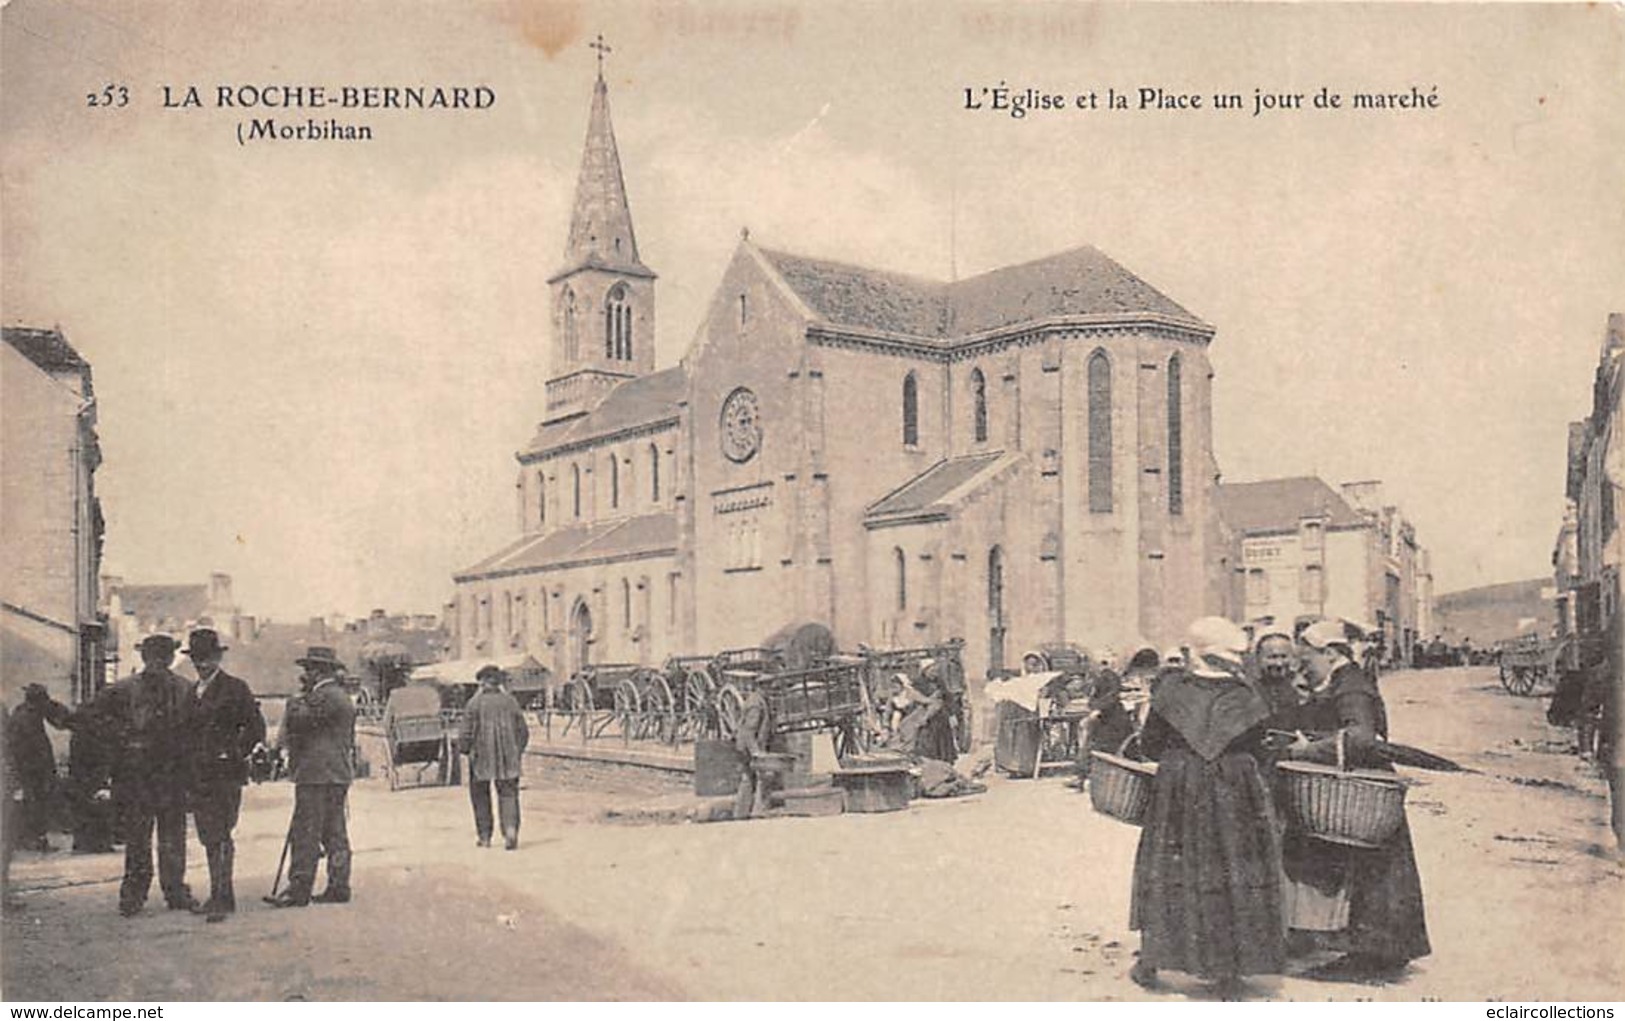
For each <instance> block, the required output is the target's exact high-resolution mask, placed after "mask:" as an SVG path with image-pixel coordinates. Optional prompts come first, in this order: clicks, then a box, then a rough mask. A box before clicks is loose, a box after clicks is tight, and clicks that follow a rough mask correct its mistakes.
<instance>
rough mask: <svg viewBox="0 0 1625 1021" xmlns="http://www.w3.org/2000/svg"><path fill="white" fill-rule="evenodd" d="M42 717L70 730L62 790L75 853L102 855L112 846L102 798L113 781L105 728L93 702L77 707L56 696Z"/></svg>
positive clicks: (109, 816)
mask: <svg viewBox="0 0 1625 1021" xmlns="http://www.w3.org/2000/svg"><path fill="white" fill-rule="evenodd" d="M45 720H46V722H47V723H49V724H50V725H51V726H53V727H55V728H57V729H58V730H66V731H69V732H70V734H71V736H70V737H69V738H68V782H67V783H66V784H65V785H64V789H63V793H64V795H65V796H66V800H67V803H68V813H69V816H70V817H71V819H72V821H73V851H74V853H75V854H105V853H107V852H108V851H111V850H112V849H113V835H114V834H113V831H114V825H113V806H112V802H111V800H110V799H108V798H106V797H104V795H103V791H105V790H106V789H107V788H108V787H109V786H110V785H111V784H112V780H113V755H112V750H111V749H110V748H109V745H108V738H107V733H106V730H107V727H106V724H105V722H104V721H100V720H98V719H97V716H96V711H95V703H90V704H88V705H83V706H80V707H79V708H77V709H74V708H70V707H68V706H65V705H63V704H62V703H61V702H58V701H56V700H55V699H52V700H50V703H49V704H48V705H47V706H46V708H45Z"/></svg>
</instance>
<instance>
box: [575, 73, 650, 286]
mask: <svg viewBox="0 0 1625 1021" xmlns="http://www.w3.org/2000/svg"><path fill="white" fill-rule="evenodd" d="M587 267H591V268H594V269H605V270H611V271H614V272H617V273H631V274H635V275H638V276H646V277H652V276H654V273H653V272H651V271H650V270H649V267H647V266H645V265H644V264H643V261H642V260H641V259H639V258H638V239H637V235H636V234H634V233H633V231H632V209H631V206H630V205H628V203H627V201H626V179H625V178H624V177H623V176H622V174H621V155H620V152H619V151H618V150H617V148H616V146H615V129H614V128H613V127H612V126H611V124H610V121H609V86H608V85H606V84H605V83H604V79H603V77H602V76H600V77H599V78H598V80H597V81H595V82H594V83H593V88H592V111H591V113H590V114H589V115H588V117H587V140H586V142H585V143H584V144H583V145H582V151H581V172H580V174H579V175H578V176H577V177H576V196H575V208H574V209H573V210H572V211H571V214H570V237H569V240H568V241H567V242H566V243H565V246H564V268H563V269H562V270H560V271H559V273H558V274H556V275H555V276H554V278H553V279H555V280H557V279H558V278H559V277H562V276H565V275H567V274H569V273H573V272H575V271H576V270H578V269H582V268H587Z"/></svg>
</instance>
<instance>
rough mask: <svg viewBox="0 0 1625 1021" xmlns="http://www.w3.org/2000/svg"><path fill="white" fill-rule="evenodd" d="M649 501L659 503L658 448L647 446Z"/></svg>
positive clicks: (653, 445)
mask: <svg viewBox="0 0 1625 1021" xmlns="http://www.w3.org/2000/svg"><path fill="white" fill-rule="evenodd" d="M649 499H650V500H653V501H654V502H655V503H659V502H660V448H659V447H658V446H656V445H655V444H653V443H651V444H649Z"/></svg>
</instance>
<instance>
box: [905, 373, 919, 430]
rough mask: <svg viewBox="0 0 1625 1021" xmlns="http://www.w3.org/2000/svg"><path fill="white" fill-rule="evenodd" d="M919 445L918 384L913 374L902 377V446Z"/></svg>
mask: <svg viewBox="0 0 1625 1021" xmlns="http://www.w3.org/2000/svg"><path fill="white" fill-rule="evenodd" d="M919 444H920V383H919V380H917V379H915V378H914V373H912V372H911V373H909V374H908V375H906V376H904V377H903V446H905V447H917V446H919Z"/></svg>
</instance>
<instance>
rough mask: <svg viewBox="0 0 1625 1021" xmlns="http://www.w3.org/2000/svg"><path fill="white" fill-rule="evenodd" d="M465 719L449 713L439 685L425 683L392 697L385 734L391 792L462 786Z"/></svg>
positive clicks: (453, 711) (386, 709) (387, 707)
mask: <svg viewBox="0 0 1625 1021" xmlns="http://www.w3.org/2000/svg"><path fill="white" fill-rule="evenodd" d="M461 717H462V713H461V712H460V711H459V710H456V709H448V708H446V707H445V700H444V692H443V689H442V688H441V687H440V686H439V685H435V684H432V683H423V682H419V683H413V684H408V685H406V686H405V687H401V688H396V689H395V690H394V691H391V692H390V693H389V701H388V702H386V703H385V705H384V715H383V730H384V743H385V746H386V750H385V755H384V772H385V773H386V774H387V775H388V777H389V789H390V790H392V791H396V790H400V789H401V788H402V787H422V786H444V785H447V784H458V783H461V782H462V775H461V774H462V768H461V760H460V759H459V758H458V756H457V744H456V742H457V732H458V729H459V727H460V725H461V723H462V718H461Z"/></svg>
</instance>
